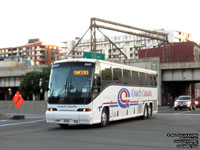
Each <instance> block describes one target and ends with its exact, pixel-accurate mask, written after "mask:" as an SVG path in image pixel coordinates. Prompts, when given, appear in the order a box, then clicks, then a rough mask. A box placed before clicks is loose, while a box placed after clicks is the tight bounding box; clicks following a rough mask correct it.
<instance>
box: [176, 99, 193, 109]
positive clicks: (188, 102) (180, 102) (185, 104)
mask: <svg viewBox="0 0 200 150" xmlns="http://www.w3.org/2000/svg"><path fill="white" fill-rule="evenodd" d="M178 108H179V109H180V110H181V109H182V108H188V109H189V110H192V109H193V110H195V109H196V104H195V101H194V99H192V97H191V96H189V95H183V96H179V97H178V98H177V99H176V100H175V102H174V109H175V110H177V109H178Z"/></svg>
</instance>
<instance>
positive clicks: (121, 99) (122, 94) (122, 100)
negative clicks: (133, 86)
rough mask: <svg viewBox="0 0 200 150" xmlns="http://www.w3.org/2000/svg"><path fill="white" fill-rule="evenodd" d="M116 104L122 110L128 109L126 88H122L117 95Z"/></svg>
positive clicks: (128, 96) (128, 101)
mask: <svg viewBox="0 0 200 150" xmlns="http://www.w3.org/2000/svg"><path fill="white" fill-rule="evenodd" d="M118 103H119V105H120V107H122V108H129V103H130V93H129V91H128V90H127V89H126V88H123V89H121V90H120V91H119V93H118Z"/></svg>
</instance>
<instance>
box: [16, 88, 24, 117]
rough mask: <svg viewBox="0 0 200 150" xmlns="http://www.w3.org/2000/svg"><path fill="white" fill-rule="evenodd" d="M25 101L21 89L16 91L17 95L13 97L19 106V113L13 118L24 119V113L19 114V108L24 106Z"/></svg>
mask: <svg viewBox="0 0 200 150" xmlns="http://www.w3.org/2000/svg"><path fill="white" fill-rule="evenodd" d="M23 102H24V99H23V97H22V96H21V94H20V93H19V91H17V92H16V94H15V96H14V97H13V103H14V104H15V106H16V107H17V115H14V116H13V119H24V118H25V117H24V115H19V109H20V107H21V106H22V103H23Z"/></svg>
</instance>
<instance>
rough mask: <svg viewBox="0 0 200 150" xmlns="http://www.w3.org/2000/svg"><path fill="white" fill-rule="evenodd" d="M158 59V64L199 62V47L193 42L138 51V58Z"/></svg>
mask: <svg viewBox="0 0 200 150" xmlns="http://www.w3.org/2000/svg"><path fill="white" fill-rule="evenodd" d="M148 57H159V58H160V63H165V62H189V61H200V46H199V45H197V44H196V43H194V42H191V41H188V42H172V43H169V44H168V45H167V48H164V47H160V48H149V49H144V50H139V51H138V58H139V59H140V58H148Z"/></svg>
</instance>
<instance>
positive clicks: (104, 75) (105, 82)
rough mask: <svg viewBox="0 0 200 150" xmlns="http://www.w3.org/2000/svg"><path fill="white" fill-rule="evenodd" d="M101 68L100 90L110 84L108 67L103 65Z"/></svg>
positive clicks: (110, 77)
mask: <svg viewBox="0 0 200 150" xmlns="http://www.w3.org/2000/svg"><path fill="white" fill-rule="evenodd" d="M102 67H104V68H102V88H104V87H105V86H107V85H108V84H111V83H112V70H111V68H110V66H108V65H103V66H102Z"/></svg>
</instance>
